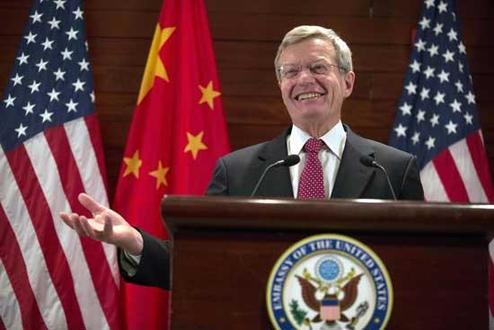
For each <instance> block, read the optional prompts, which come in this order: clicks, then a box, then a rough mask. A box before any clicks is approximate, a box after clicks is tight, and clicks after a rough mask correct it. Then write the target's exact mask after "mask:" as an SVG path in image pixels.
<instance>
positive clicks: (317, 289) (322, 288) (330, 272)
mask: <svg viewBox="0 0 494 330" xmlns="http://www.w3.org/2000/svg"><path fill="white" fill-rule="evenodd" d="M314 273H315V274H311V273H310V272H309V271H308V270H307V269H304V270H303V273H302V275H295V277H296V278H297V280H298V283H299V284H300V288H301V297H302V300H303V302H304V303H305V305H306V306H307V307H309V308H310V309H312V311H313V312H315V313H316V315H315V316H314V317H312V318H310V319H309V318H308V317H307V315H304V319H303V320H301V319H300V316H301V315H299V322H300V321H301V322H300V325H301V329H312V327H311V325H312V324H314V323H321V322H323V323H322V325H321V326H320V328H319V329H321V330H323V329H328V330H329V329H331V330H336V329H341V327H340V326H339V324H338V323H337V322H343V323H347V324H346V329H354V327H353V326H354V325H355V324H356V323H357V321H358V320H359V319H360V318H361V317H362V316H363V314H365V312H366V311H367V309H368V306H369V304H368V303H367V302H365V301H364V302H363V303H361V304H360V305H359V306H358V307H357V309H356V311H357V312H356V313H355V314H354V315H352V316H350V315H348V314H347V310H348V309H349V308H350V307H352V306H353V305H354V304H355V302H356V301H357V297H358V284H359V282H360V280H361V278H362V276H364V274H363V273H361V274H357V273H356V271H355V269H353V268H352V269H351V270H350V271H349V272H347V273H346V274H344V271H343V265H342V263H341V262H340V261H339V260H338V258H337V257H335V256H325V257H322V258H321V259H320V260H319V261H318V262H317V264H316V266H315V272H314ZM294 303H295V304H296V302H295V301H292V312H293V304H294Z"/></svg>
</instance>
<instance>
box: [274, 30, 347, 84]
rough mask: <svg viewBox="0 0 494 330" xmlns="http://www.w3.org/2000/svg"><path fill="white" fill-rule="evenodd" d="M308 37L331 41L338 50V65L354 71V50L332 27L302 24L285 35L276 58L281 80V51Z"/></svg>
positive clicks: (336, 50) (276, 67) (277, 73)
mask: <svg viewBox="0 0 494 330" xmlns="http://www.w3.org/2000/svg"><path fill="white" fill-rule="evenodd" d="M307 39H323V40H327V41H329V42H331V44H332V45H333V47H334V49H335V52H336V61H338V66H339V67H340V69H341V70H342V71H344V72H349V71H353V64H352V52H351V50H350V48H349V47H348V45H347V44H346V42H345V41H343V39H341V38H340V36H339V35H338V34H336V32H334V31H333V30H331V29H327V28H324V27H322V26H317V25H300V26H297V27H295V28H293V29H292V30H290V31H288V32H287V34H285V37H283V40H282V41H281V44H280V46H279V47H278V53H277V54H276V58H275V59H274V66H275V70H276V77H277V78H278V81H280V73H279V72H278V69H279V63H278V62H279V60H280V56H281V53H282V52H283V51H284V50H285V49H286V48H287V47H288V46H290V45H293V44H296V43H299V42H302V41H304V40H307Z"/></svg>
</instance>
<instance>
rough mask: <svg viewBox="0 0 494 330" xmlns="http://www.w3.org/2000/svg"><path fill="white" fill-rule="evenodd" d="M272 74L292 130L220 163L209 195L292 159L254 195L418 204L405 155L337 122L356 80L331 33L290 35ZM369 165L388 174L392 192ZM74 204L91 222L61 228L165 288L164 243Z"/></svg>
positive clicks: (242, 188) (90, 205)
mask: <svg viewBox="0 0 494 330" xmlns="http://www.w3.org/2000/svg"><path fill="white" fill-rule="evenodd" d="M275 69H276V76H277V79H278V84H279V87H280V90H281V95H282V98H283V102H284V103H285V106H286V108H287V111H288V114H289V115H290V118H291V120H292V124H293V125H292V126H291V127H289V128H288V129H286V130H285V131H284V132H283V133H282V134H281V135H280V136H278V137H277V138H275V139H274V140H272V141H269V142H264V143H261V144H258V145H255V146H251V147H247V148H244V149H241V150H238V151H235V152H233V153H231V154H229V155H227V156H225V157H223V158H221V159H220V160H219V161H218V163H217V166H216V169H215V171H214V174H213V179H212V181H211V184H210V186H209V188H208V191H207V193H208V194H211V195H229V196H249V195H250V194H251V193H252V191H253V190H254V186H255V183H256V182H257V180H258V179H259V177H260V176H261V174H262V173H263V171H264V170H265V169H266V167H267V166H269V165H270V164H272V163H274V162H276V161H279V160H282V159H285V158H286V157H287V156H288V155H291V154H296V155H298V156H299V157H300V163H298V164H296V165H294V166H291V167H290V168H287V167H279V168H274V169H273V170H272V171H271V172H270V173H269V174H268V175H267V176H266V178H265V180H264V181H263V184H262V185H261V186H260V187H259V190H258V191H257V193H256V196H269V197H295V198H330V197H331V198H378V199H392V198H394V196H393V193H394V192H395V193H396V198H397V199H416V200H421V199H423V190H422V185H421V183H420V178H419V172H418V169H417V166H416V164H415V158H414V157H413V156H412V155H410V154H407V153H405V152H402V151H399V150H396V149H394V148H391V147H389V146H386V145H383V144H381V143H378V142H375V141H372V140H368V139H365V138H362V137H360V136H358V135H357V134H355V133H353V132H352V131H351V129H350V128H349V127H348V126H346V125H344V124H343V123H342V122H341V108H342V104H343V101H344V100H345V99H346V98H347V97H349V96H350V95H351V93H352V90H353V85H354V82H355V73H354V72H353V65H352V57H351V52H350V49H349V48H348V46H347V44H346V43H345V42H344V41H343V40H342V39H341V38H340V37H339V36H338V35H337V34H336V33H335V32H334V31H332V30H330V29H326V28H323V27H319V26H299V27H296V28H294V29H293V30H291V31H289V32H288V33H287V34H286V35H285V37H284V39H283V41H282V43H281V45H280V47H279V49H278V53H277V55H276V59H275ZM314 146H315V147H314ZM375 164H379V165H381V166H382V167H383V168H384V169H385V170H386V171H387V173H388V176H389V179H390V183H391V186H392V187H393V189H391V187H390V185H389V184H388V182H387V178H386V175H385V174H384V171H383V170H380V169H377V168H376V166H375ZM392 191H393V192H392ZM79 200H80V201H81V203H82V204H83V205H84V206H85V207H86V208H87V209H88V210H89V211H91V213H92V214H93V218H92V219H86V218H85V217H83V216H80V215H78V214H65V213H64V214H61V217H62V219H63V220H64V221H65V223H67V224H68V225H69V226H71V227H72V228H74V229H75V230H76V231H77V232H78V233H79V234H81V235H86V236H89V237H92V238H94V239H98V240H102V241H105V242H108V243H112V244H115V245H116V246H118V247H119V248H120V251H121V253H120V266H121V269H122V275H123V276H124V278H126V279H127V280H128V281H131V282H134V283H138V284H144V285H152V286H158V287H161V288H165V289H168V288H169V287H170V278H169V256H170V243H169V242H161V241H160V240H158V239H156V238H154V237H152V236H150V235H148V234H146V233H144V232H141V231H139V230H137V229H136V228H134V227H132V226H130V225H129V224H128V223H127V222H126V221H125V219H123V218H122V217H121V216H120V215H118V214H117V213H116V212H114V211H112V210H110V209H109V208H106V207H104V206H102V205H100V204H98V203H97V202H95V201H94V200H92V199H91V198H90V197H89V196H87V195H85V194H81V196H80V197H79Z"/></svg>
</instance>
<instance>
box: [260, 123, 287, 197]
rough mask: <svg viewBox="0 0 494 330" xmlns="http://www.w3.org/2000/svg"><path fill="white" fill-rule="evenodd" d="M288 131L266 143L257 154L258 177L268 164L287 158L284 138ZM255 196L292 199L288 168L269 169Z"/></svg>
mask: <svg viewBox="0 0 494 330" xmlns="http://www.w3.org/2000/svg"><path fill="white" fill-rule="evenodd" d="M290 130H291V129H290V128H288V129H286V130H285V131H284V132H283V134H281V135H279V136H278V137H276V138H275V139H273V140H271V141H270V142H268V143H266V145H265V147H264V149H263V150H262V151H261V152H260V153H259V156H258V167H259V168H258V170H257V171H256V172H258V173H259V175H261V173H262V172H263V171H264V169H265V168H266V167H267V166H269V165H270V164H272V163H274V162H276V161H278V160H281V159H285V158H286V157H287V156H288V151H287V148H286V138H287V135H288V134H289V133H290ZM256 196H273V197H293V188H292V182H291V179H290V171H289V169H288V167H285V166H282V167H278V168H273V169H271V170H270V171H269V173H268V174H267V175H266V177H265V178H264V182H263V183H262V184H261V186H260V187H259V190H258V192H257V194H256Z"/></svg>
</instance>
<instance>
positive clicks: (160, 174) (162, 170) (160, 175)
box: [149, 161, 170, 189]
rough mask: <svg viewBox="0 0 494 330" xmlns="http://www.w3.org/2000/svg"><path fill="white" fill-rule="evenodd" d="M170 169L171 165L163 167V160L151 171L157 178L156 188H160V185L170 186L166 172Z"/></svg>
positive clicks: (150, 173)
mask: <svg viewBox="0 0 494 330" xmlns="http://www.w3.org/2000/svg"><path fill="white" fill-rule="evenodd" d="M169 170H170V168H169V167H163V165H162V164H161V161H159V162H158V168H157V169H156V170H154V171H152V172H149V175H151V176H154V177H155V178H156V189H159V188H160V185H163V186H168V181H166V174H167V173H168V171H169Z"/></svg>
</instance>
